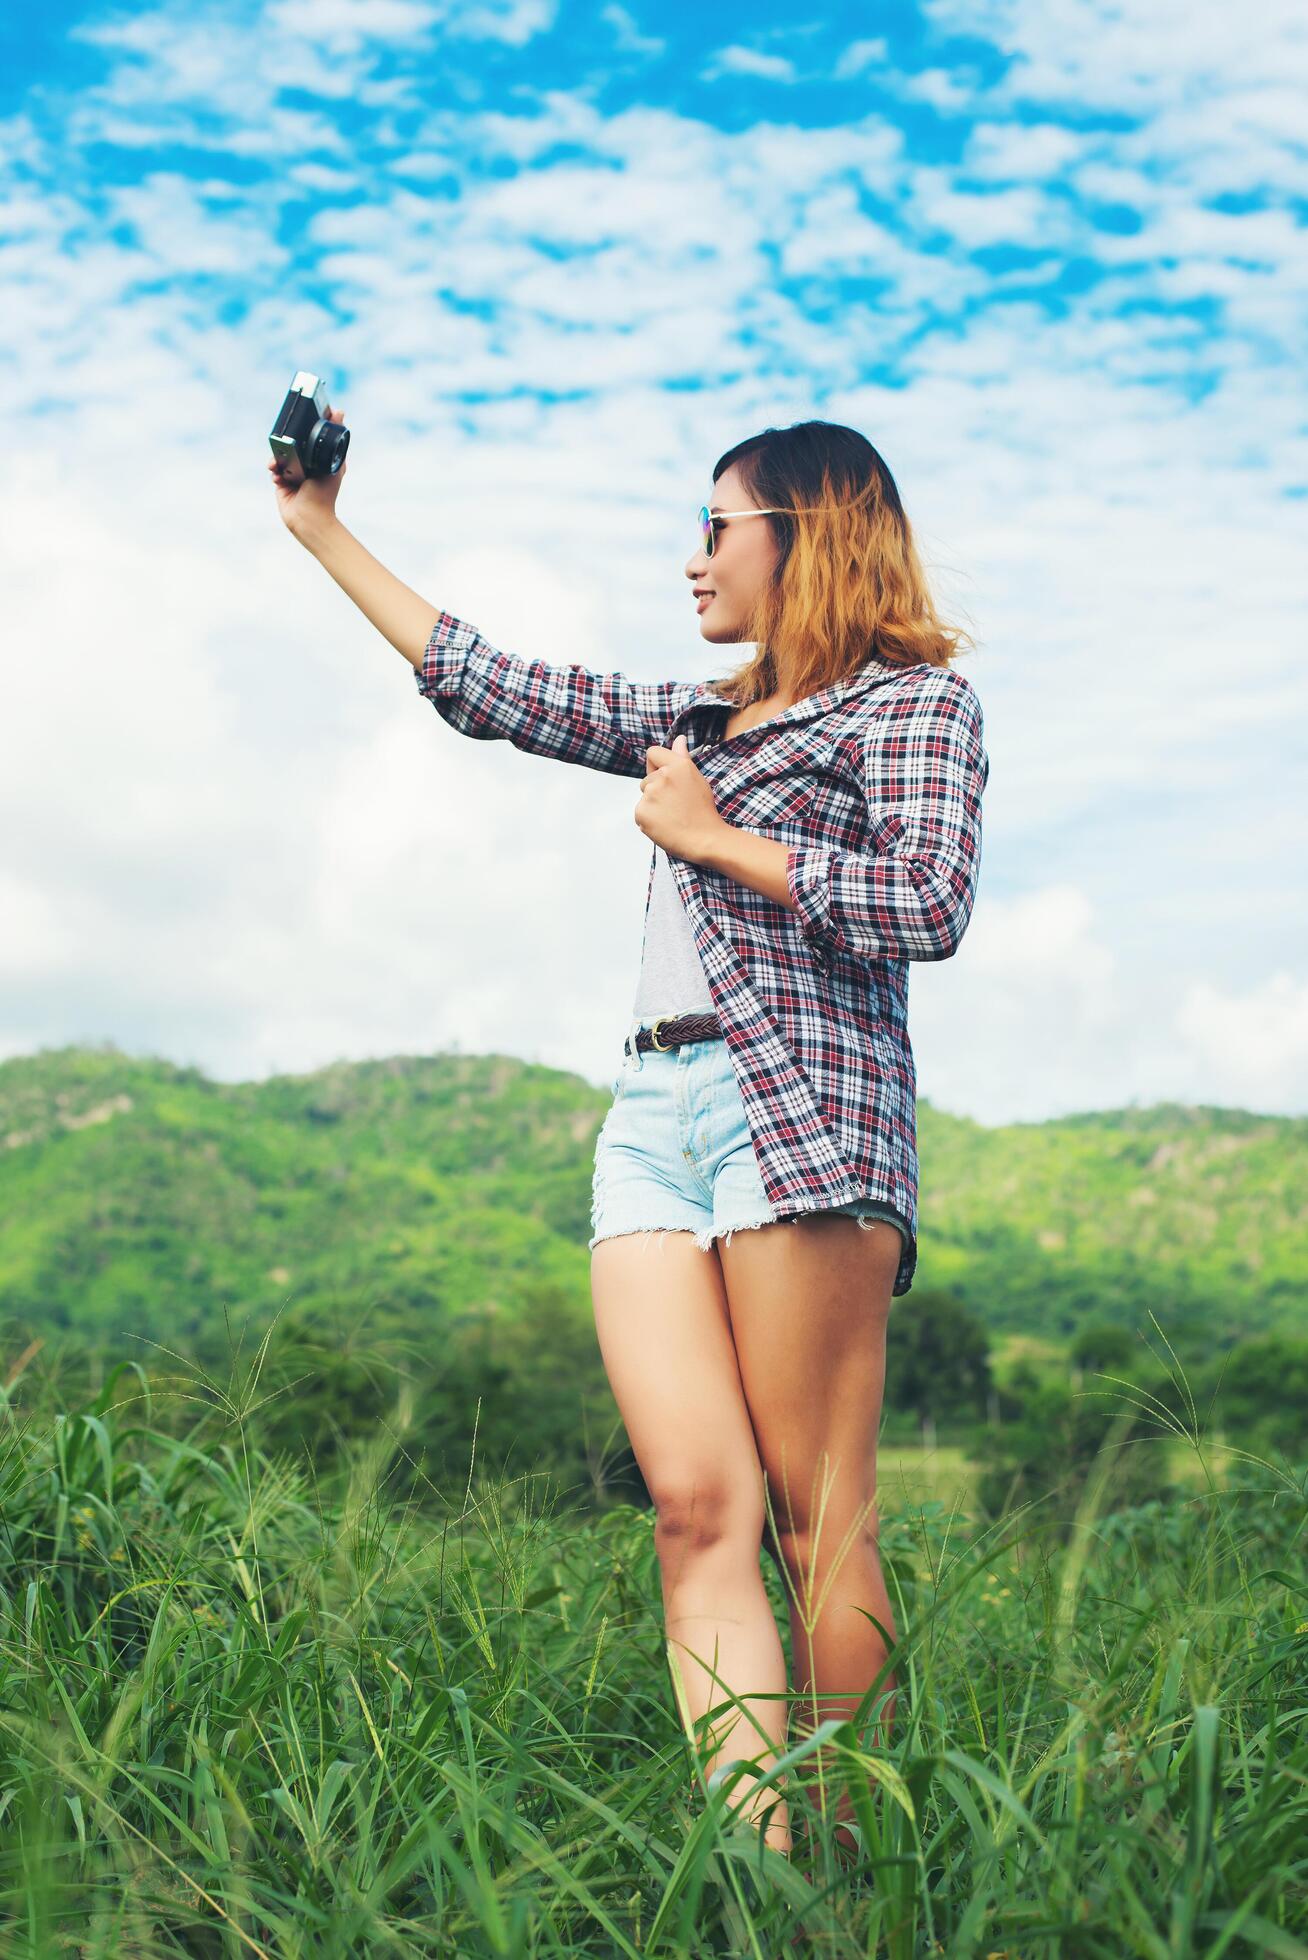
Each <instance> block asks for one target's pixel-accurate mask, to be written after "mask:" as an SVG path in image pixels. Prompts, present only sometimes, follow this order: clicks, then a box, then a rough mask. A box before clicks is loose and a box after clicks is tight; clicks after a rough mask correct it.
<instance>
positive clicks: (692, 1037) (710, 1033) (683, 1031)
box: [623, 1014, 723, 1055]
mask: <svg viewBox="0 0 1308 1960" xmlns="http://www.w3.org/2000/svg"><path fill="white" fill-rule="evenodd" d="M722 1038H723V1037H722V1023H721V1021H719V1019H718V1017H717V1015H716V1014H660V1015H659V1017H658V1019H657V1020H656V1021H655V1022H654V1023H653V1025H652V1026H651V1027H648V1028H640V1029H638V1030H637V1033H636V1041H635V1046H636V1049H637V1051H638V1052H639V1053H640V1054H642V1055H647V1054H648V1053H649V1051H650V1049H651V1048H657V1049H659V1051H660V1052H662V1050H663V1049H665V1048H680V1047H681V1045H682V1043H683V1042H686V1041H721V1040H722ZM623 1045H624V1047H626V1048H630V1046H631V1037H630V1036H628V1037H627V1041H626V1042H625V1043H624V1044H623Z"/></svg>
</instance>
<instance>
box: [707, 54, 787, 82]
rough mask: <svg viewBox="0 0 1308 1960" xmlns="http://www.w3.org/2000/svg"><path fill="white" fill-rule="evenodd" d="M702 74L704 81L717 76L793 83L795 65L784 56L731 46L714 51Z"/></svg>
mask: <svg viewBox="0 0 1308 1960" xmlns="http://www.w3.org/2000/svg"><path fill="white" fill-rule="evenodd" d="M702 73H703V79H704V80H705V81H712V80H713V78H714V77H715V76H717V75H750V76H753V77H754V79H755V80H756V81H762V82H793V81H794V79H795V64H794V62H793V61H791V60H789V59H788V57H787V56H785V55H781V54H765V53H764V52H763V50H762V49H761V48H745V47H741V46H739V45H733V46H731V47H726V48H718V49H716V50H715V51H714V53H713V54H712V55H711V56H710V58H709V60H708V62H707V64H706V66H705V67H704V69H703V71H702Z"/></svg>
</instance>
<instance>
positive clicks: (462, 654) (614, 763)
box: [417, 613, 696, 776]
mask: <svg viewBox="0 0 1308 1960" xmlns="http://www.w3.org/2000/svg"><path fill="white" fill-rule="evenodd" d="M417 680H418V691H419V693H420V694H425V695H426V697H427V699H428V700H429V701H430V702H431V704H432V706H433V707H434V708H435V710H436V712H437V714H438V715H440V716H442V718H443V719H444V720H445V721H447V722H449V724H450V726H451V728H457V729H458V731H459V733H460V734H461V735H470V736H471V737H472V738H473V740H474V741H478V742H512V744H513V746H514V747H515V748H518V749H525V750H526V751H527V753H528V754H530V755H545V756H552V757H554V759H555V760H556V761H558V762H575V763H578V764H580V765H581V767H582V768H583V769H601V770H603V771H605V772H606V774H608V775H611V776H643V775H644V774H645V751H646V749H648V748H649V747H650V746H651V744H653V743H655V742H662V741H663V739H664V737H665V735H666V733H667V729H668V725H669V723H670V722H671V721H672V720H673V719H674V717H675V716H676V714H677V711H678V709H680V708H681V707H682V706H683V705H684V703H685V702H687V701H689V700H690V699H691V697H692V696H693V695H694V693H695V691H696V683H695V682H694V681H634V680H630V679H628V677H627V676H626V675H625V674H593V673H591V671H590V669H589V668H587V667H580V666H577V665H575V664H568V665H563V666H549V665H547V664H546V662H545V661H543V660H519V659H516V658H515V657H514V655H512V654H509V653H501V652H500V650H499V649H498V647H493V646H492V645H491V644H490V642H489V641H488V640H485V639H483V638H482V636H481V634H480V633H479V632H478V631H477V629H476V627H475V626H470V625H469V624H468V623H467V621H466V620H462V619H456V618H455V617H454V615H453V614H452V613H441V614H439V615H438V617H437V620H436V624H435V626H434V628H433V629H432V633H431V637H430V639H429V640H428V643H427V648H426V651H425V653H424V656H423V659H422V663H421V666H420V667H419V669H418V674H417Z"/></svg>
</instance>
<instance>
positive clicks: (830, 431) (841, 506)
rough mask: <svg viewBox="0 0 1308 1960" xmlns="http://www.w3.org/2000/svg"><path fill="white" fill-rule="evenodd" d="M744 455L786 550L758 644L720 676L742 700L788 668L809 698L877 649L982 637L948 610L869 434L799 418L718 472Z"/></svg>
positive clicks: (941, 661) (891, 652) (940, 661)
mask: <svg viewBox="0 0 1308 1960" xmlns="http://www.w3.org/2000/svg"><path fill="white" fill-rule="evenodd" d="M733 464H734V465H735V466H736V468H737V469H738V471H739V473H740V477H741V480H742V482H743V483H744V484H745V487H746V489H747V490H748V491H749V494H750V495H751V496H752V497H753V499H754V501H755V503H756V504H757V505H758V506H759V507H760V508H763V509H766V508H771V509H773V510H775V511H777V512H779V513H781V514H779V515H776V516H770V517H765V518H764V519H763V522H764V523H765V524H767V525H769V526H770V527H771V530H772V535H773V537H774V538H775V539H776V540H777V543H778V545H779V547H780V556H779V558H778V560H777V565H776V569H775V571H774V573H773V575H772V577H771V579H770V580H768V581H767V583H766V584H765V585H764V587H763V590H762V591H761V592H760V594H759V596H758V599H757V600H756V602H755V604H754V607H753V609H752V611H751V613H750V616H749V618H748V620H747V621H746V623H745V628H744V633H743V637H744V638H745V639H748V640H752V641H753V642H754V645H755V651H754V653H753V655H752V657H751V658H750V659H749V660H747V661H746V662H745V664H744V665H743V666H741V667H738V668H737V669H736V671H735V672H734V673H733V674H730V675H728V676H727V678H726V679H725V680H722V681H715V682H714V684H713V685H714V687H715V689H717V690H718V691H719V692H721V693H724V694H727V695H729V696H730V697H731V698H732V699H734V701H735V702H736V704H737V706H739V707H746V706H748V705H749V704H750V703H751V702H754V701H762V700H766V699H767V698H768V697H769V696H770V695H772V694H774V693H776V691H777V689H778V687H779V685H780V682H781V678H782V675H783V674H784V676H785V679H786V682H787V685H788V687H789V689H790V691H791V693H792V694H793V695H794V696H795V698H796V699H802V698H803V697H804V696H805V695H808V694H813V693H816V691H817V690H818V689H819V688H821V687H829V686H830V685H831V683H832V682H833V681H840V680H846V679H848V678H849V677H850V676H851V675H853V674H855V673H857V672H858V670H859V669H860V668H861V667H863V666H864V665H865V664H866V662H867V660H868V658H869V657H870V656H871V655H873V654H879V655H880V656H881V658H882V659H883V660H887V661H890V662H892V663H894V664H895V665H897V666H903V667H917V666H930V667H947V666H949V664H950V662H951V661H952V660H953V659H954V658H955V657H956V656H957V655H958V653H959V652H960V651H961V650H962V649H963V648H964V647H972V646H974V645H975V642H974V641H973V640H972V638H971V636H970V635H969V634H967V633H965V632H964V631H963V630H962V629H961V628H960V627H956V626H947V625H946V624H945V623H944V622H943V621H942V620H941V619H940V618H939V617H938V615H937V613H936V609H935V606H934V604H933V602H932V599H931V594H930V591H929V589H928V587H927V581H926V575H925V573H924V571H923V569H922V563H921V560H920V559H919V557H918V553H917V546H916V544H915V543H914V539H913V531H912V527H911V525H910V524H909V521H908V518H907V517H906V516H905V515H904V507H903V504H902V503H901V502H900V498H899V491H898V488H897V487H896V484H895V479H894V477H893V476H892V475H891V474H890V471H889V469H888V468H887V467H886V464H885V462H884V460H883V459H882V457H881V456H880V455H879V454H878V452H877V451H876V450H875V449H874V448H873V447H872V444H871V443H870V442H869V441H868V440H867V438H866V436H861V435H860V434H859V433H858V431H857V430H856V429H847V428H845V427H844V426H843V425H842V424H840V423H838V422H796V423H793V424H792V425H791V427H789V428H786V429H764V430H763V431H762V433H761V434H759V435H756V436H750V437H748V438H747V439H746V440H745V441H744V442H740V443H737V444H736V446H735V448H734V449H728V450H727V452H726V454H725V455H724V456H720V457H719V458H718V460H717V462H716V464H715V465H714V468H713V481H714V482H715V483H716V482H717V481H718V479H719V477H720V476H721V475H722V474H723V472H724V471H725V470H728V469H730V468H731V466H732V465H733ZM710 562H711V561H710ZM782 654H784V660H783V659H781V657H780V656H781V655H782Z"/></svg>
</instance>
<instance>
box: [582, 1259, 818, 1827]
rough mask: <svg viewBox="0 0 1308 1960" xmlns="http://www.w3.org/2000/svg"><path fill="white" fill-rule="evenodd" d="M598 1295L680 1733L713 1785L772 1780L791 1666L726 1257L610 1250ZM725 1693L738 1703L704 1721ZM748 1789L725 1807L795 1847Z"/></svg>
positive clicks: (778, 1812)
mask: <svg viewBox="0 0 1308 1960" xmlns="http://www.w3.org/2000/svg"><path fill="white" fill-rule="evenodd" d="M591 1293H592V1298H593V1300H594V1305H595V1325H596V1331H597V1334H598V1336H599V1343H600V1351H601V1353H602V1355H603V1359H604V1366H605V1370H606V1372H607V1374H608V1378H609V1382H610V1384H611V1386H612V1389H613V1394H614V1398H615V1400H616V1401H617V1404H618V1407H619V1409H620V1410H621V1412H622V1418H623V1421H624V1423H625V1424H626V1429H627V1435H628V1437H629V1438H630V1441H631V1447H632V1449H633V1451H634V1452H635V1455H636V1461H637V1462H638V1463H639V1465H640V1469H641V1474H642V1475H643V1477H644V1479H645V1482H646V1484H647V1486H648V1488H649V1492H650V1496H651V1498H652V1499H653V1501H654V1506H655V1511H656V1522H655V1547H656V1550H657V1552H658V1558H659V1567H660V1573H661V1577H662V1589H663V1610H664V1615H665V1628H666V1634H667V1649H668V1662H669V1668H670V1671H671V1674H672V1684H673V1691H674V1694H675V1695H676V1698H677V1706H678V1709H679V1712H680V1715H681V1719H682V1723H683V1726H684V1727H685V1728H686V1732H687V1734H688V1736H690V1737H691V1739H692V1741H695V1739H696V1727H697V1724H699V1725H703V1726H704V1727H705V1728H706V1729H708V1730H711V1733H707V1734H705V1735H703V1736H701V1737H700V1738H699V1741H698V1743H697V1747H698V1748H699V1760H700V1761H701V1763H702V1765H703V1770H704V1774H705V1775H706V1776H707V1775H711V1774H712V1772H713V1770H714V1769H716V1768H718V1767H720V1765H721V1764H722V1763H724V1762H727V1761H729V1760H730V1759H731V1758H732V1757H737V1756H739V1757H745V1758H747V1759H757V1761H758V1767H759V1769H760V1770H767V1769H768V1768H770V1767H771V1765H772V1763H773V1762H775V1760H776V1757H777V1755H778V1753H779V1752H780V1751H781V1749H782V1748H783V1747H784V1738H785V1727H786V1701H785V1689H786V1680H785V1655H784V1651H783V1649H782V1645H781V1636H780V1634H779V1632H778V1629H777V1623H776V1620H775V1618H774V1617H773V1613H772V1606H771V1602H770V1600H769V1599H768V1594H767V1588H766V1587H765V1585H764V1583H763V1573H762V1568H761V1564H760V1560H759V1550H760V1546H761V1543H762V1536H763V1516H764V1509H763V1471H762V1466H761V1464H760V1462H759V1457H758V1451H757V1449H756V1447H755V1443H754V1435H753V1431H752V1429H751V1426H750V1420H749V1413H748V1410H747V1409H746V1406H745V1398H744V1392H743V1389H742V1386H741V1380H740V1369H739V1366H738V1363H737V1359H736V1352H735V1348H734V1346H733V1344H732V1338H731V1323H730V1319H729V1316H728V1312H727V1300H726V1292H725V1289H724V1286H723V1281H722V1267H721V1264H720V1261H719V1257H718V1252H717V1249H716V1247H714V1248H713V1249H712V1250H711V1251H707V1252H706V1251H703V1250H702V1249H701V1248H700V1247H698V1246H697V1245H696V1244H695V1241H694V1237H693V1235H692V1234H691V1233H689V1232H638V1233H632V1234H627V1235H624V1236H622V1237H619V1238H613V1239H602V1240H601V1241H600V1243H599V1244H598V1245H597V1246H595V1247H594V1249H593V1250H592V1253H591ZM710 1669H712V1670H714V1671H715V1672H716V1674H717V1676H718V1680H717V1681H716V1682H715V1681H714V1679H713V1675H712V1673H711V1672H710V1671H709V1670H710ZM729 1692H730V1693H731V1694H734V1695H736V1696H738V1697H739V1699H740V1702H741V1704H742V1707H740V1708H737V1707H735V1706H734V1705H729V1706H727V1707H726V1708H720V1713H719V1714H718V1715H717V1716H716V1717H714V1719H713V1721H712V1723H711V1724H703V1718H704V1716H705V1715H706V1714H707V1713H708V1711H709V1710H710V1709H712V1708H714V1707H720V1704H722V1703H723V1702H725V1701H726V1700H727V1696H728V1693H729ZM765 1697H775V1698H765ZM745 1711H747V1712H745ZM751 1717H752V1718H753V1719H752V1720H751ZM760 1730H761V1731H762V1733H761V1734H760V1732H759V1731H760ZM748 1784H749V1779H748V1778H747V1777H745V1778H742V1780H741V1782H739V1783H738V1784H737V1785H735V1787H734V1788H733V1790H732V1793H731V1797H730V1802H731V1804H732V1805H733V1806H734V1807H735V1808H736V1809H737V1810H738V1812H739V1814H740V1816H741V1817H742V1818H747V1819H748V1820H749V1821H751V1822H760V1821H762V1815H763V1813H764V1812H766V1811H767V1810H768V1809H769V1808H770V1807H771V1806H773V1805H774V1804H775V1805H776V1808H775V1809H772V1815H771V1821H770V1824H769V1825H768V1827H767V1833H766V1835H767V1842H768V1843H769V1844H771V1845H772V1846H774V1847H775V1848H776V1849H778V1850H781V1851H787V1850H789V1848H790V1827H789V1820H788V1814H787V1807H786V1803H785V1800H784V1797H782V1798H781V1800H780V1801H778V1796H777V1792H776V1791H775V1790H774V1789H768V1790H764V1791H762V1792H761V1793H758V1794H754V1793H753V1792H752V1791H751V1790H750V1788H749V1787H748Z"/></svg>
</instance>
